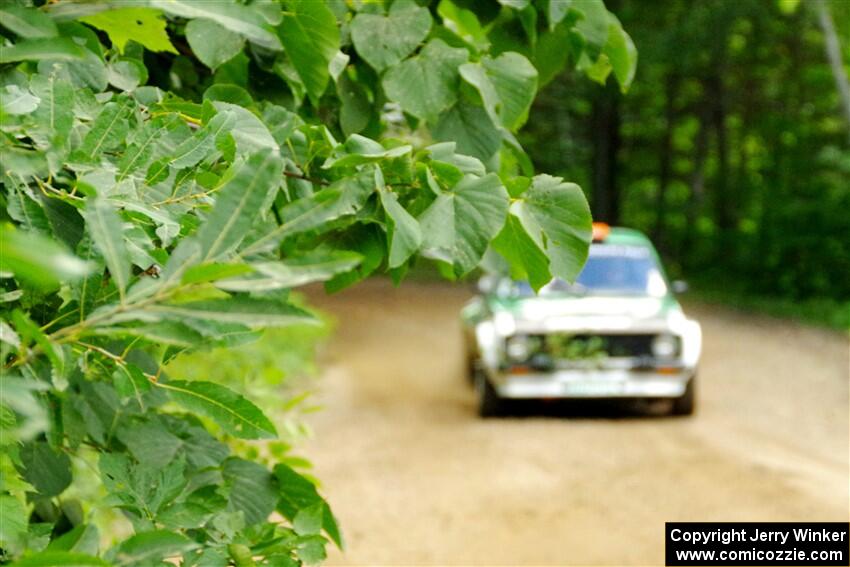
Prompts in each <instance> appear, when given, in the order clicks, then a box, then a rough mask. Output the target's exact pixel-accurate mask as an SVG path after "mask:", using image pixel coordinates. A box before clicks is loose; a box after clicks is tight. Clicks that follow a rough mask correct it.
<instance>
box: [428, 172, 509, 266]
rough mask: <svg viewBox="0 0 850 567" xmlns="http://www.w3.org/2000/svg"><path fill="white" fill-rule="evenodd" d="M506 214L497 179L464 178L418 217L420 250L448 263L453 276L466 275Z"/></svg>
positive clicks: (503, 194)
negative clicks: (421, 245) (420, 239)
mask: <svg viewBox="0 0 850 567" xmlns="http://www.w3.org/2000/svg"><path fill="white" fill-rule="evenodd" d="M507 212H508V192H507V191H506V190H505V188H504V187H503V186H502V182H501V181H500V180H499V176H498V175H495V174H493V173H491V174H488V175H485V176H484V177H475V176H472V175H467V176H465V177H464V178H463V179H462V180H461V181H460V182H459V183H458V184H457V185H455V186H454V187H453V188H452V189H451V191H446V192H442V193H440V194H439V195H438V196H437V198H436V199H435V200H434V202H433V203H432V204H431V206H430V207H428V209H426V210H425V212H424V213H422V216H421V217H420V218H419V222H420V224H421V226H422V235H423V243H422V244H423V247H424V248H425V249H426V250H430V251H431V252H432V253H435V254H436V255H437V256H438V257H442V258H444V259H446V260H447V261H449V262H451V263H452V264H453V265H454V271H455V274H456V275H458V276H460V275H462V274H466V273H468V272H469V271H471V270H472V269H474V268H475V267H476V266H477V265H478V262H479V261H480V260H481V257H482V256H483V255H484V251H485V250H487V245H488V243H489V242H490V240H491V239H492V238H493V237H494V236H496V235H497V234H498V233H499V231H500V230H501V229H502V226H503V225H504V223H505V216H506V215H507Z"/></svg>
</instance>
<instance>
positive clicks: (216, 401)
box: [159, 381, 277, 439]
mask: <svg viewBox="0 0 850 567" xmlns="http://www.w3.org/2000/svg"><path fill="white" fill-rule="evenodd" d="M159 386H160V387H161V388H164V389H166V390H167V391H168V393H169V395H170V396H171V398H172V399H173V400H174V401H176V402H177V403H179V404H180V405H182V406H183V407H184V408H186V409H188V410H189V411H192V412H195V413H199V414H201V415H205V416H206V417H208V418H210V419H212V420H213V421H215V422H216V423H217V424H218V425H220V426H221V428H222V429H224V430H225V431H226V432H227V433H229V434H231V435H233V436H235V437H239V438H241V439H268V438H274V437H277V431H276V430H275V427H274V425H273V424H272V422H271V421H269V418H267V417H266V416H265V415H264V414H263V412H262V411H261V410H260V408H258V407H257V406H255V405H254V404H253V403H251V402H250V401H248V400H247V399H245V398H244V397H243V396H241V395H239V394H237V393H236V392H234V391H233V390H230V389H229V388H226V387H224V386H222V385H220V384H215V383H213V382H202V381H194V382H185V381H174V382H168V383H167V384H160V385H159Z"/></svg>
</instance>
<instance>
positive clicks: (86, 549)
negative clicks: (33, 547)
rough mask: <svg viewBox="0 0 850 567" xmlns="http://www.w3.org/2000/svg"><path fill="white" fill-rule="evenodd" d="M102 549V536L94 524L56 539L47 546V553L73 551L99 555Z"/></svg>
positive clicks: (75, 529)
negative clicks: (100, 548) (99, 550)
mask: <svg viewBox="0 0 850 567" xmlns="http://www.w3.org/2000/svg"><path fill="white" fill-rule="evenodd" d="M99 547H100V534H99V533H98V530H97V526H95V525H94V524H81V525H78V526H76V527H75V528H74V529H72V530H71V531H69V532H65V533H64V534H62V535H61V536H59V537H58V538H56V539H54V540H53V541H51V542H50V544H49V545H48V546H47V551H53V552H58V551H73V552H76V553H87V554H90V555H97V552H98V549H99Z"/></svg>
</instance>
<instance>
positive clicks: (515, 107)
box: [460, 51, 537, 131]
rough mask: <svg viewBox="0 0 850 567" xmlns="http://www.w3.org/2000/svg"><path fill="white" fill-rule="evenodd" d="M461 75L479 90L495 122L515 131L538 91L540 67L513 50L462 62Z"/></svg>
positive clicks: (524, 119)
mask: <svg viewBox="0 0 850 567" xmlns="http://www.w3.org/2000/svg"><path fill="white" fill-rule="evenodd" d="M460 75H461V76H462V77H463V79H464V80H465V81H466V82H467V83H469V84H470V85H472V86H473V87H475V88H476V89H477V90H478V92H479V94H480V95H481V98H482V100H483V101H484V108H486V109H487V113H488V114H489V115H490V118H491V119H492V120H493V122H494V123H496V124H502V125H503V126H505V127H506V128H508V129H509V130H511V131H515V130H517V129H518V128H519V127H520V126H522V125H523V123H525V121H526V119H527V118H528V110H529V108H531V103H532V101H533V100H534V95H535V94H536V92H537V69H535V68H534V65H532V64H531V62H530V61H529V60H528V59H526V58H525V57H524V56H523V55H520V54H519V53H514V52H510V51H509V52H507V53H502V54H501V55H499V56H498V57H497V58H496V59H491V58H490V57H483V58H482V59H481V61H480V62H479V63H466V64H464V65H462V66H461V67H460Z"/></svg>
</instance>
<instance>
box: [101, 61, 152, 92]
mask: <svg viewBox="0 0 850 567" xmlns="http://www.w3.org/2000/svg"><path fill="white" fill-rule="evenodd" d="M106 76H107V80H108V81H109V84H110V85H112V86H113V87H115V88H118V89H120V90H122V91H132V90H135V89H136V87H138V86H139V85H142V84H144V83H145V82H147V80H148V69H147V67H145V65H144V63H142V62H141V61H140V60H138V59H129V58H126V59H114V60H112V61H111V62H110V63H109V65H108V66H107V68H106Z"/></svg>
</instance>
